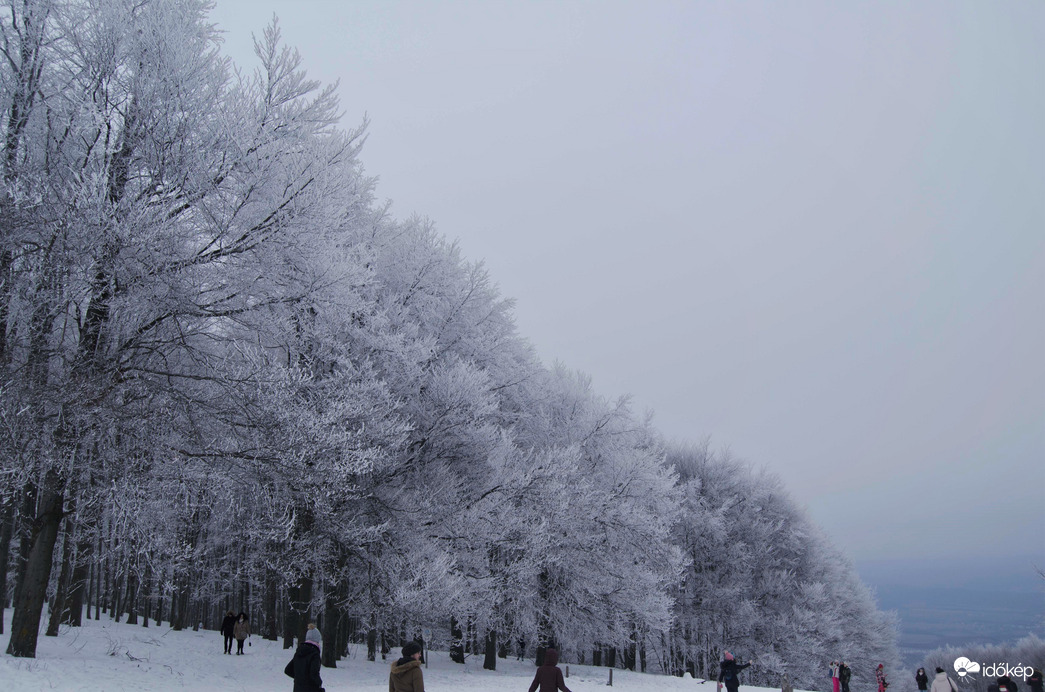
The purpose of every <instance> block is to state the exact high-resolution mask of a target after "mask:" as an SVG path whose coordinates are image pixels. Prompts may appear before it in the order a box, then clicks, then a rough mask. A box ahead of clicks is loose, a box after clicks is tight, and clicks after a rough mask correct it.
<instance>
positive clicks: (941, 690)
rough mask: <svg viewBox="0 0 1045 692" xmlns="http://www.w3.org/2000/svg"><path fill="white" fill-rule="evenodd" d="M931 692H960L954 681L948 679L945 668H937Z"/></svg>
mask: <svg viewBox="0 0 1045 692" xmlns="http://www.w3.org/2000/svg"><path fill="white" fill-rule="evenodd" d="M931 692H958V686H957V685H955V684H954V680H951V678H950V677H948V675H947V673H946V671H944V669H943V668H940V667H939V666H937V667H936V677H935V678H933V684H932V690H931Z"/></svg>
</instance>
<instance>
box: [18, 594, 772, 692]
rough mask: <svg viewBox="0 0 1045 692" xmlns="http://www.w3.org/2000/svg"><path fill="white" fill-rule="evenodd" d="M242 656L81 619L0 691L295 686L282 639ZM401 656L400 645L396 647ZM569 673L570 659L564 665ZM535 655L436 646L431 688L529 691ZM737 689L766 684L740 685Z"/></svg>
mask: <svg viewBox="0 0 1045 692" xmlns="http://www.w3.org/2000/svg"><path fill="white" fill-rule="evenodd" d="M10 622H11V610H10V609H8V610H7V611H6V612H5V613H4V632H5V634H4V635H3V636H2V637H0V645H2V649H6V648H7V642H8V639H9V634H8V633H10V631H11V629H10ZM250 644H251V645H250V646H249V647H244V651H245V652H246V653H245V655H243V656H236V655H235V654H233V655H232V656H226V655H224V654H223V653H222V638H221V635H220V634H218V633H217V632H213V631H206V632H204V631H200V632H192V631H182V632H174V631H172V630H171V629H170V628H169V627H155V626H150V627H148V628H143V627H142V626H141V625H126V624H114V623H113V622H112V621H110V620H107V619H105V618H104V617H103V618H102V620H101V621H100V622H96V621H94V620H85V621H84V626H83V627H78V628H68V627H63V628H62V631H61V633H60V634H59V635H58V637H44V636H42V635H41V637H40V643H39V645H38V647H37V650H36V658H35V659H26V658H12V657H11V656H8V655H7V654H0V691H3V692H28V691H30V690H65V691H69V692H71V691H73V690H77V691H78V690H83V691H87V690H103V691H105V692H120V691H123V690H134V691H135V692H138V691H149V692H153V691H162V690H199V691H204V690H220V691H221V692H237V691H240V690H242V691H243V692H247V691H249V692H258V691H262V690H284V691H287V692H289V690H291V689H292V688H293V681H292V680H291V679H290V678H288V677H286V676H285V675H284V674H283V667H284V666H286V664H287V663H288V662H289V661H290V659H291V657H292V651H284V649H283V646H282V644H281V643H280V642H269V641H265V640H263V639H260V638H259V637H257V636H254V637H251V638H250ZM395 653H396V654H398V653H399V651H398V650H396V652H395ZM390 664H391V658H390V660H389V661H376V662H370V661H367V660H366V648H365V647H361V646H353V647H352V648H351V650H350V655H349V657H348V658H346V659H344V660H342V661H339V662H338V667H337V668H336V669H330V668H324V669H323V671H322V676H323V684H324V686H325V687H326V689H327V690H328V692H338V691H340V690H353V691H356V690H358V691H360V692H385V691H386V690H387V689H388V667H389V665H390ZM560 667H561V668H563V669H564V670H565V665H560ZM569 669H570V677H569V679H567V680H566V684H567V685H568V686H569V687H570V689H571V690H574V692H586V691H589V692H590V691H591V690H605V689H606V683H607V680H608V677H609V670H608V669H606V668H595V667H592V666H578V665H572V664H571V665H570V666H569ZM533 673H534V665H533V662H532V661H516V660H514V659H508V660H505V659H498V660H497V670H496V671H488V670H483V668H482V659H481V657H470V658H469V659H468V660H467V662H466V664H465V665H463V666H462V665H458V664H455V663H451V662H450V660H449V658H448V656H447V654H446V653H445V652H439V651H435V652H430V654H429V655H428V667H427V668H425V669H424V678H425V689H426V691H427V692H439V691H440V690H447V691H449V690H453V691H454V692H490V691H491V690H504V691H505V692H508V691H510V690H520V691H523V692H525V690H527V689H528V688H529V684H530V682H531V681H532V680H533ZM613 689H617V690H628V691H630V692H674V691H675V690H692V691H694V692H714V690H715V685H714V683H711V682H708V683H705V682H702V681H699V680H689V679H680V678H673V677H666V676H661V675H643V674H640V673H631V672H628V671H623V670H614V671H613ZM740 689H741V692H758V691H759V690H761V689H762V688H758V687H741V688H740Z"/></svg>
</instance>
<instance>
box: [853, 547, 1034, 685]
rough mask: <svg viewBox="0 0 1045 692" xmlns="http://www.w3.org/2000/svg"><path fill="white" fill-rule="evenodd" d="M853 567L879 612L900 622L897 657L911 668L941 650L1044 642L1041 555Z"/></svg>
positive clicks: (898, 561) (903, 561)
mask: <svg viewBox="0 0 1045 692" xmlns="http://www.w3.org/2000/svg"><path fill="white" fill-rule="evenodd" d="M856 568H857V571H858V572H859V573H860V576H861V578H862V579H863V580H864V582H865V583H867V584H868V585H869V586H871V587H872V588H873V589H874V590H875V592H876V593H877V598H878V607H879V608H881V609H882V610H895V611H896V612H897V614H898V615H899V616H900V642H899V643H900V653H901V655H902V657H903V661H904V663H906V664H907V665H909V666H912V667H917V666H918V664H920V663H921V662H922V659H923V658H924V657H925V654H926V653H927V652H929V651H932V650H933V649H936V648H939V647H941V646H957V647H961V646H963V645H966V644H1001V643H1011V642H1015V641H1016V640H1018V639H1020V638H1021V637H1025V636H1026V635H1028V634H1031V633H1033V634H1036V635H1037V636H1039V637H1043V638H1045V579H1043V578H1042V576H1041V575H1040V574H1039V573H1038V571H1037V570H1038V569H1045V557H1043V556H1041V555H1015V556H1009V557H1001V558H999V557H994V556H992V557H990V558H989V559H988V558H984V557H981V556H969V557H960V558H933V559H928V558H915V559H895V560H876V561H865V562H857V563H856Z"/></svg>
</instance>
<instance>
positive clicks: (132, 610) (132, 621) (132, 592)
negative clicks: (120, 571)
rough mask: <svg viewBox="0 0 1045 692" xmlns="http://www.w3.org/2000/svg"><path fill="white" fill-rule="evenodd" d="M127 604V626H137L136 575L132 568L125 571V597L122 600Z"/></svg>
mask: <svg viewBox="0 0 1045 692" xmlns="http://www.w3.org/2000/svg"><path fill="white" fill-rule="evenodd" d="M124 601H125V602H126V604H127V607H126V610H127V624H128V625H137V624H138V575H136V574H135V573H134V569H133V567H130V566H128V569H127V596H126V597H125V598H124Z"/></svg>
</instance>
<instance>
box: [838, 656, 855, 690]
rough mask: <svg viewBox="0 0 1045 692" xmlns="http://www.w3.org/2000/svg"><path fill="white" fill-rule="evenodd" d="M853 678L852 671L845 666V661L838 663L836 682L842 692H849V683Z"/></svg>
mask: <svg viewBox="0 0 1045 692" xmlns="http://www.w3.org/2000/svg"><path fill="white" fill-rule="evenodd" d="M852 677H853V669H852V668H850V667H849V666H847V665H846V664H845V661H839V662H838V682H839V683H841V685H842V692H849V681H850V680H851V679H852Z"/></svg>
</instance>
